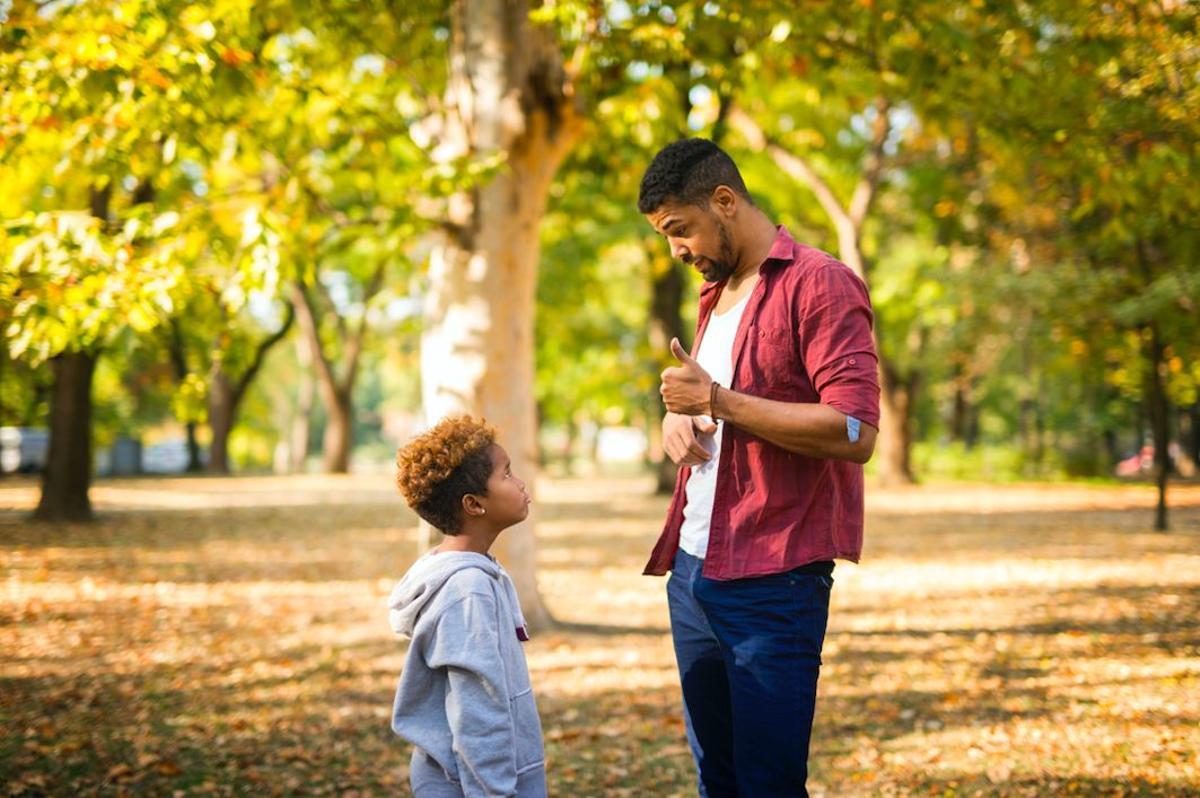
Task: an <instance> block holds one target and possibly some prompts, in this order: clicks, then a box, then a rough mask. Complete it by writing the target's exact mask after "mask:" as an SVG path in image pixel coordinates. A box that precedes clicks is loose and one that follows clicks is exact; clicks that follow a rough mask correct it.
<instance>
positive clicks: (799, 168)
mask: <svg viewBox="0 0 1200 798" xmlns="http://www.w3.org/2000/svg"><path fill="white" fill-rule="evenodd" d="M728 122H729V125H730V127H732V128H734V129H735V130H737V131H738V132H739V133H741V134H742V136H743V137H745V139H746V140H747V141H748V142H749V143H750V146H751V147H753V148H754V149H756V150H762V151H765V152H766V153H767V154H768V155H770V156H771V160H773V161H775V165H776V166H778V167H779V168H780V169H782V170H783V171H784V172H785V173H786V174H788V175H789V176H790V177H792V178H794V179H796V180H799V181H800V182H802V183H804V185H806V186H808V188H809V190H810V191H812V193H813V194H815V195H816V197H817V201H818V202H820V203H821V207H822V208H824V209H825V213H826V214H828V215H829V218H830V219H832V220H833V221H834V223H835V224H837V223H839V222H851V221H852V220H851V218H850V214H849V212H848V211H847V210H846V208H844V207H843V206H842V203H841V202H839V201H838V198H837V197H836V196H835V195H834V193H833V189H832V188H830V187H829V184H828V183H826V182H825V181H824V180H822V179H821V176H820V175H818V174H817V173H816V172H815V171H813V169H812V167H811V166H809V164H808V162H807V161H805V160H804V159H803V158H801V157H800V156H799V155H796V154H795V153H793V152H792V151H791V150H788V149H786V148H784V147H783V145H781V144H779V143H778V142H777V141H776V140H775V139H773V138H771V137H769V136H767V134H766V132H765V131H764V130H763V129H762V127H761V126H760V125H759V124H758V123H757V122H755V121H754V120H753V119H751V118H750V115H749V114H747V113H746V112H745V111H743V110H742V109H741V108H740V107H737V106H734V107H732V108H730V110H729V115H728Z"/></svg>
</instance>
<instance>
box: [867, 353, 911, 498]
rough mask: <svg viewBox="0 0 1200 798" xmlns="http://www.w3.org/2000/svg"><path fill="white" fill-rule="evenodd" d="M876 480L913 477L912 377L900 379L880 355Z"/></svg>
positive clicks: (886, 481)
mask: <svg viewBox="0 0 1200 798" xmlns="http://www.w3.org/2000/svg"><path fill="white" fill-rule="evenodd" d="M879 380H880V386H879V387H880V391H879V437H878V438H876V446H877V447H878V451H879V456H878V459H877V461H876V462H878V464H879V472H878V473H879V481H880V483H881V484H883V485H910V484H912V482H913V481H914V480H913V471H912V461H911V459H910V453H911V452H912V422H911V420H910V419H911V413H910V412H909V411H910V407H911V404H912V394H913V388H914V378H913V377H909V378H908V379H903V378H902V377H901V376H900V375H899V374H897V373H896V372H895V371H894V370H892V369H891V368H889V367H888V365H887V362H886V361H884V360H883V359H882V358H880V365H879Z"/></svg>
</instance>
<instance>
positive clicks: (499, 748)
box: [425, 593, 517, 798]
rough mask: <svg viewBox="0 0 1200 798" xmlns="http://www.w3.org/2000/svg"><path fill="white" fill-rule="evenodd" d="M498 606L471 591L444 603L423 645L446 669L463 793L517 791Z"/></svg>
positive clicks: (434, 664) (483, 795) (493, 797)
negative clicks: (448, 604) (430, 634)
mask: <svg viewBox="0 0 1200 798" xmlns="http://www.w3.org/2000/svg"><path fill="white" fill-rule="evenodd" d="M499 616H500V613H499V607H498V606H497V603H496V600H495V598H494V597H493V596H490V595H487V594H483V593H470V594H468V595H466V596H464V597H462V598H461V599H458V600H457V601H455V602H454V603H453V604H451V605H450V606H448V607H446V608H445V609H444V610H443V611H442V612H441V614H440V616H439V618H438V622H437V628H436V630H435V631H434V634H433V637H432V640H430V641H429V642H428V644H427V646H426V649H425V659H426V662H427V663H428V665H429V667H430V668H438V669H443V668H444V669H445V671H446V674H447V684H448V687H447V690H446V717H447V719H448V720H449V722H450V733H451V736H452V737H453V743H452V747H453V749H454V756H455V758H456V759H457V764H458V774H459V778H460V779H461V781H462V789H463V794H464V795H465V796H466V798H502V797H503V796H513V795H516V791H517V762H516V730H515V729H514V728H513V720H512V713H511V707H510V704H509V695H508V687H507V681H506V679H505V675H504V664H503V660H502V659H501V654H500V639H499V634H500V629H501V628H506V626H505V625H502V624H501V623H500V622H499V621H500V617H499Z"/></svg>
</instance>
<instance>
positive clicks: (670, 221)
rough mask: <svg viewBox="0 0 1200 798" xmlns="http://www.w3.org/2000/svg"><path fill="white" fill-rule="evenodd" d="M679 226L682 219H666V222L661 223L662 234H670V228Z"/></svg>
mask: <svg viewBox="0 0 1200 798" xmlns="http://www.w3.org/2000/svg"><path fill="white" fill-rule="evenodd" d="M681 224H683V220H682V219H680V218H679V217H672V218H671V219H668V220H667V221H666V222H664V223H663V226H662V231H663V232H664V233H669V232H671V228H673V227H678V226H679V225H681Z"/></svg>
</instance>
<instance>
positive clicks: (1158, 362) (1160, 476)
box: [1144, 322, 1171, 532]
mask: <svg viewBox="0 0 1200 798" xmlns="http://www.w3.org/2000/svg"><path fill="white" fill-rule="evenodd" d="M1165 349H1166V347H1165V346H1163V342H1162V337H1161V336H1160V335H1159V332H1158V325H1157V324H1155V323H1153V322H1151V323H1150V324H1149V325H1148V329H1147V330H1146V331H1145V349H1144V351H1145V353H1146V366H1147V368H1146V404H1147V408H1146V409H1147V410H1148V411H1149V416H1150V430H1151V434H1152V436H1153V438H1154V484H1155V486H1156V487H1157V488H1158V503H1157V504H1156V506H1155V508H1154V530H1155V531H1156V532H1166V531H1167V529H1168V523H1167V477H1168V476H1169V473H1170V468H1171V465H1170V464H1171V460H1170V452H1169V451H1168V447H1169V446H1170V432H1169V425H1168V418H1167V410H1168V406H1167V391H1166V386H1165V385H1164V383H1163V370H1164V369H1165V365H1166V363H1165V358H1164V357H1163V355H1164V351H1165Z"/></svg>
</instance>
